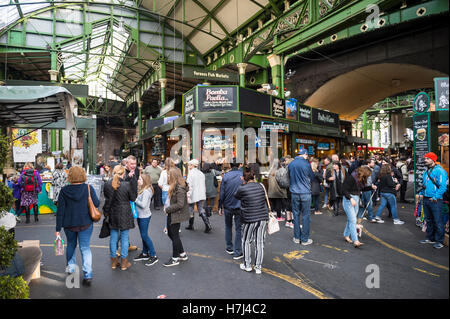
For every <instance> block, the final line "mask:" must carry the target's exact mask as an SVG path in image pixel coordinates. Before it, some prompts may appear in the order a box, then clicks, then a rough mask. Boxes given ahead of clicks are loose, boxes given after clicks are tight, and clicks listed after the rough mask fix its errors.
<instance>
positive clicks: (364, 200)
mask: <svg viewBox="0 0 450 319" xmlns="http://www.w3.org/2000/svg"><path fill="white" fill-rule="evenodd" d="M372 193H373V191H367V192H363V193H362V196H361V200H362V203H363V207H360V208H359V212H358V218H363V213H364V210H365V209H366V207H367V216H368V219H369V220H371V219H374V218H375V216H374V215H373V207H372V203H373V197H372V200H371V199H370V197H371V196H372ZM373 196H374V197H375V195H373ZM367 205H368V206H367Z"/></svg>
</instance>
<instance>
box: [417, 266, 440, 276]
mask: <svg viewBox="0 0 450 319" xmlns="http://www.w3.org/2000/svg"><path fill="white" fill-rule="evenodd" d="M413 269H414V270H417V271H420V272H423V273H424V274H427V275H431V276H435V277H440V276H439V275H436V274H433V273H432V272H428V271H426V270H423V269H419V268H413Z"/></svg>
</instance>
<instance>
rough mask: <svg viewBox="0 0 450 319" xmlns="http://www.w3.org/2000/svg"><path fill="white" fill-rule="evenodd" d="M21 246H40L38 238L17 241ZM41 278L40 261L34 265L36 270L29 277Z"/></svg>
mask: <svg viewBox="0 0 450 319" xmlns="http://www.w3.org/2000/svg"><path fill="white" fill-rule="evenodd" d="M19 245H20V246H22V248H25V247H38V248H40V247H39V246H40V241H39V240H24V241H23V242H21V243H19ZM39 278H41V263H39V264H38V265H37V267H36V270H35V271H34V273H33V276H32V277H31V280H33V279H39Z"/></svg>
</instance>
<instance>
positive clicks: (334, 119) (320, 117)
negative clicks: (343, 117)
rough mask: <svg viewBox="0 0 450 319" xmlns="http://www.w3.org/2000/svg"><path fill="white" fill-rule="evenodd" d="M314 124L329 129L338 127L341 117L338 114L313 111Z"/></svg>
mask: <svg viewBox="0 0 450 319" xmlns="http://www.w3.org/2000/svg"><path fill="white" fill-rule="evenodd" d="M312 124H317V125H322V126H329V127H338V126H339V115H338V114H336V113H331V112H327V111H322V110H318V109H312Z"/></svg>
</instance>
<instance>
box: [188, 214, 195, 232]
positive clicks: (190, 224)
mask: <svg viewBox="0 0 450 319" xmlns="http://www.w3.org/2000/svg"><path fill="white" fill-rule="evenodd" d="M186 229H189V230H194V216H192V217H191V218H189V226H188V227H186Z"/></svg>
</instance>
